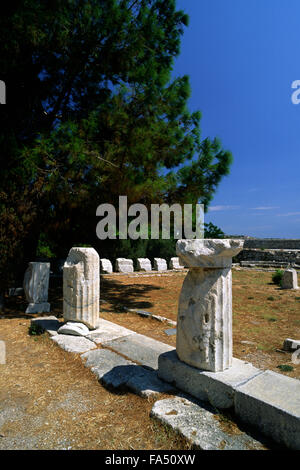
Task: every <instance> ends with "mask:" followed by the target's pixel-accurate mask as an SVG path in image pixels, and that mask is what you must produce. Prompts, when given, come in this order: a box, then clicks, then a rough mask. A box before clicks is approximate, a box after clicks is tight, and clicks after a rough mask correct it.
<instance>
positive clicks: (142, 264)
mask: <svg viewBox="0 0 300 470" xmlns="http://www.w3.org/2000/svg"><path fill="white" fill-rule="evenodd" d="M137 268H138V271H151V270H152V267H151V261H150V259H148V258H138V259H137Z"/></svg>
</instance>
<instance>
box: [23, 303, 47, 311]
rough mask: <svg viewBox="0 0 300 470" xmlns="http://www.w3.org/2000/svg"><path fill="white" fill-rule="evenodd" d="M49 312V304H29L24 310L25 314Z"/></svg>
mask: <svg viewBox="0 0 300 470" xmlns="http://www.w3.org/2000/svg"><path fill="white" fill-rule="evenodd" d="M48 312H50V304H49V302H41V303H39V304H35V303H30V304H28V307H27V309H26V313H48Z"/></svg>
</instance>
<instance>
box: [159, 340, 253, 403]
mask: <svg viewBox="0 0 300 470" xmlns="http://www.w3.org/2000/svg"><path fill="white" fill-rule="evenodd" d="M261 373H262V371H260V370H259V369H257V368H256V367H254V366H253V365H252V364H249V363H247V362H244V361H241V360H239V359H236V358H233V361H232V367H230V369H226V370H224V371H223V372H217V373H215V372H209V371H205V370H200V369H197V368H196V367H192V366H190V365H188V364H186V363H185V362H183V361H180V359H179V358H178V355H177V354H176V351H175V349H174V350H173V351H168V352H165V353H163V354H160V356H159V358H158V377H159V378H161V379H162V380H165V381H166V382H168V383H171V384H173V385H174V386H175V387H177V388H179V389H180V390H183V391H184V392H186V393H188V394H189V395H192V396H193V397H195V398H197V399H198V400H203V401H208V402H209V403H210V404H211V405H213V406H215V407H216V408H220V409H225V408H231V407H232V406H233V404H234V393H235V390H236V389H237V388H238V387H239V386H240V385H242V384H244V383H246V382H248V381H249V380H251V379H252V378H253V377H256V376H257V375H259V374H261Z"/></svg>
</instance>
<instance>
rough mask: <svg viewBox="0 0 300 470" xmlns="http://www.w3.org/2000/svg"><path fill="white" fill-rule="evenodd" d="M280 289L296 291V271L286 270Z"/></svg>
mask: <svg viewBox="0 0 300 470" xmlns="http://www.w3.org/2000/svg"><path fill="white" fill-rule="evenodd" d="M281 287H282V289H298V279H297V271H296V269H286V270H285V271H284V273H283V276H282V281H281Z"/></svg>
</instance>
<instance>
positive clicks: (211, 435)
mask: <svg viewBox="0 0 300 470" xmlns="http://www.w3.org/2000/svg"><path fill="white" fill-rule="evenodd" d="M151 417H153V418H156V419H158V420H159V421H160V422H161V423H163V424H166V425H167V426H170V427H171V428H172V429H173V430H175V431H177V432H179V434H181V435H182V436H184V437H185V438H187V439H188V440H189V441H190V442H191V443H192V444H194V445H195V446H197V447H198V449H202V450H264V449H265V447H264V446H263V445H262V444H261V443H260V442H258V441H256V440H255V439H253V438H252V437H251V436H249V435H248V434H246V433H244V432H240V433H238V434H237V433H235V434H232V433H230V432H226V430H224V425H222V424H221V423H220V420H218V419H217V418H218V416H217V414H216V413H213V412H212V411H211V410H210V409H208V408H207V407H205V405H204V404H200V403H197V402H195V401H191V400H188V399H186V398H181V397H176V398H167V399H165V400H159V401H157V402H155V404H154V406H153V408H152V410H151Z"/></svg>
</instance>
